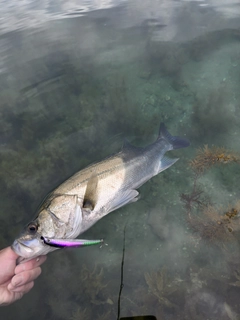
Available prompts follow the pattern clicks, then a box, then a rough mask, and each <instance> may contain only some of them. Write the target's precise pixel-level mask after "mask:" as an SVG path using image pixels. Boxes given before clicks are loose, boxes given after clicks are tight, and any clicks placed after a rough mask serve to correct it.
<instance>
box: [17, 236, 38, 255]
mask: <svg viewBox="0 0 240 320" xmlns="http://www.w3.org/2000/svg"><path fill="white" fill-rule="evenodd" d="M12 249H13V251H15V252H16V254H18V255H19V256H26V255H28V254H29V255H31V254H32V253H33V252H34V250H33V249H32V248H31V247H29V246H27V245H26V244H25V243H23V242H21V241H20V240H15V241H14V242H13V244H12Z"/></svg>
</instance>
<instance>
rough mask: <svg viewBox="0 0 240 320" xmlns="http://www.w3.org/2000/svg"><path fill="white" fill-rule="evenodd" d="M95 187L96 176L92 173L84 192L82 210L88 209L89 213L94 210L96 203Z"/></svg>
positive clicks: (96, 183)
mask: <svg viewBox="0 0 240 320" xmlns="http://www.w3.org/2000/svg"><path fill="white" fill-rule="evenodd" d="M97 185H98V176H97V175H96V174H95V173H93V174H92V175H91V177H90V178H89V180H88V183H87V187H86V191H85V194H84V199H83V208H84V209H90V210H91V211H92V210H93V209H94V208H95V206H96V203H97Z"/></svg>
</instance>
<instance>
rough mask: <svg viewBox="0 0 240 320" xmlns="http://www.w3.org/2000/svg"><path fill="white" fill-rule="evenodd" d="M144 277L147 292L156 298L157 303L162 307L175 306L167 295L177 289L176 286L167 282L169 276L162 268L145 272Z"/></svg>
mask: <svg viewBox="0 0 240 320" xmlns="http://www.w3.org/2000/svg"><path fill="white" fill-rule="evenodd" d="M144 277H145V281H146V283H147V285H148V290H149V292H150V293H151V294H152V295H154V296H155V297H156V298H157V301H158V303H159V304H160V305H161V306H162V307H167V308H176V307H177V306H176V305H175V304H174V303H173V302H171V301H170V300H169V296H171V294H172V293H173V292H175V291H176V290H177V287H176V285H175V284H173V283H169V278H168V276H167V273H166V270H165V269H164V268H163V269H162V270H159V271H157V272H151V273H148V272H146V273H145V274H144Z"/></svg>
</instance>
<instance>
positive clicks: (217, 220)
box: [180, 145, 240, 247]
mask: <svg viewBox="0 0 240 320" xmlns="http://www.w3.org/2000/svg"><path fill="white" fill-rule="evenodd" d="M229 163H237V164H239V163H240V156H239V154H237V153H236V152H232V151H230V150H227V149H225V148H223V147H215V146H214V147H212V148H209V147H208V146H207V145H205V146H204V147H203V148H199V149H198V150H197V153H196V156H195V158H194V159H193V160H191V161H190V163H189V166H190V168H191V169H192V170H193V173H194V179H193V184H192V190H191V192H189V193H182V194H181V195H180V199H181V201H182V202H183V204H184V207H185V209H186V214H187V222H188V224H189V225H190V226H191V228H192V229H193V230H194V231H196V232H198V234H199V235H200V236H201V238H202V239H205V240H207V241H210V242H215V243H217V244H218V245H220V246H222V247H224V243H225V242H226V241H231V240H234V239H235V233H234V231H238V230H239V229H240V219H239V217H238V216H239V212H240V201H239V200H238V201H237V202H236V204H235V206H229V208H228V209H225V210H224V209H223V208H221V207H219V206H216V205H215V206H214V205H213V204H212V203H211V199H210V197H209V196H208V195H206V192H204V190H203V189H202V188H200V187H199V178H200V177H201V176H202V175H203V174H204V173H206V171H207V170H208V169H210V168H212V167H213V166H216V165H218V164H229Z"/></svg>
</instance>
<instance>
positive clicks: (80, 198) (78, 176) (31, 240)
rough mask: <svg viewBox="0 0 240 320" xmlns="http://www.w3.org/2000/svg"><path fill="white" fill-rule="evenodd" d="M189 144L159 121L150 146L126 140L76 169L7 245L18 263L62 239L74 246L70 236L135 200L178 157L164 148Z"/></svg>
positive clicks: (52, 247) (175, 147)
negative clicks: (103, 156) (101, 157)
mask: <svg viewBox="0 0 240 320" xmlns="http://www.w3.org/2000/svg"><path fill="white" fill-rule="evenodd" d="M189 144H190V143H189V141H188V140H187V139H184V138H180V137H178V136H172V135H171V134H170V133H169V132H168V130H167V128H166V126H165V125H164V124H163V123H161V124H160V128H159V134H158V137H157V139H156V141H155V142H153V143H152V144H150V145H148V146H146V147H136V146H133V145H131V144H130V143H129V142H128V141H127V140H126V141H125V142H124V144H123V147H122V150H121V151H120V152H118V153H116V154H113V155H112V156H109V157H108V158H106V159H105V160H102V161H100V162H98V163H94V164H91V165H89V166H87V167H86V168H85V169H82V170H80V171H78V172H77V173H75V174H74V175H73V176H71V177H70V178H69V179H67V180H66V181H65V182H63V183H62V184H60V185H59V186H58V187H57V188H56V189H55V190H54V191H53V192H51V193H50V194H49V195H48V196H47V197H46V198H45V200H44V201H43V203H42V205H41V206H40V208H39V209H38V210H37V214H36V218H35V219H33V220H32V221H31V222H30V223H29V224H28V225H27V226H26V227H25V228H24V229H23V231H22V232H21V234H20V235H19V236H18V237H17V238H16V239H15V240H14V242H13V244H12V246H11V247H12V249H13V250H14V251H15V252H16V253H17V254H18V255H19V263H21V262H23V261H26V260H29V259H32V258H35V257H37V256H39V255H45V254H47V253H49V252H51V251H54V250H57V249H59V248H61V247H64V245H59V246H58V244H62V243H64V240H67V245H66V246H71V241H72V246H76V241H77V240H73V239H75V238H77V237H78V236H79V235H80V234H82V233H83V232H84V231H86V230H88V229H89V228H90V227H92V226H93V225H94V224H95V223H96V222H97V221H98V220H100V219H102V218H103V217H104V216H106V215H107V214H109V213H110V212H112V211H115V210H117V209H119V208H121V207H123V206H125V205H126V204H129V203H132V202H135V201H137V200H138V198H139V192H138V191H137V189H138V188H139V187H141V186H142V185H143V184H144V183H145V182H147V181H148V180H149V179H151V178H152V177H154V176H156V175H157V174H159V173H160V172H162V171H164V170H166V169H167V168H169V167H171V166H172V165H173V164H174V163H175V162H176V161H177V160H178V158H168V157H167V156H166V155H165V153H166V152H167V151H170V150H173V149H179V148H185V147H188V146H189ZM46 239H47V241H46ZM51 239H52V240H51ZM79 241H80V242H79V243H80V245H79V246H81V243H82V242H81V241H82V240H79ZM86 241H87V240H86ZM96 241H97V240H96ZM51 242H52V243H55V245H51ZM93 243H97V242H94V240H93Z"/></svg>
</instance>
